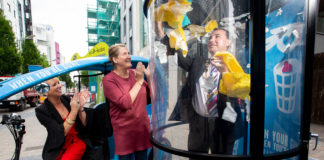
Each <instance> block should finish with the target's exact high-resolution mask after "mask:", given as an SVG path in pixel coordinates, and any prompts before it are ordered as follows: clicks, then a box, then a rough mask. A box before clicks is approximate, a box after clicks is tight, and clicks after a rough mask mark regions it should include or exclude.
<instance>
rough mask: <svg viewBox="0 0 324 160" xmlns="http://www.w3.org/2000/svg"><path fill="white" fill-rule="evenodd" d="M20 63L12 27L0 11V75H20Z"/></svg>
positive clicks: (20, 59)
mask: <svg viewBox="0 0 324 160" xmlns="http://www.w3.org/2000/svg"><path fill="white" fill-rule="evenodd" d="M21 63H22V58H21V56H20V55H19V53H18V50H17V48H16V42H15V36H14V33H13V32H12V27H11V26H10V24H9V21H7V20H6V19H5V18H4V16H3V13H2V11H1V10H0V75H13V74H17V73H20V72H21Z"/></svg>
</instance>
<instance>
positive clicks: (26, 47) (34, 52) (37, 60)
mask: <svg viewBox="0 0 324 160" xmlns="http://www.w3.org/2000/svg"><path fill="white" fill-rule="evenodd" d="M21 55H22V56H23V65H22V68H23V73H27V72H28V65H41V66H42V67H43V68H46V67H49V66H50V65H49V63H48V61H47V60H46V57H45V56H44V55H41V54H40V52H39V50H38V49H37V47H36V45H35V44H34V42H33V40H30V39H26V40H25V41H23V45H22V54H21Z"/></svg>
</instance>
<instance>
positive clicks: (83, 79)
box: [81, 71, 89, 87]
mask: <svg viewBox="0 0 324 160" xmlns="http://www.w3.org/2000/svg"><path fill="white" fill-rule="evenodd" d="M88 74H89V72H88V71H81V75H88ZM81 84H82V85H84V86H86V87H89V77H81Z"/></svg>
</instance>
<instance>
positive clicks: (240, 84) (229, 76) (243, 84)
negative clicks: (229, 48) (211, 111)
mask: <svg viewBox="0 0 324 160" xmlns="http://www.w3.org/2000/svg"><path fill="white" fill-rule="evenodd" d="M215 56H216V57H221V58H222V59H223V62H224V63H225V65H226V66H227V68H228V69H229V71H230V72H225V73H223V77H222V79H221V81H220V85H219V92H220V93H222V94H225V95H227V96H229V97H237V98H241V99H245V98H249V94H250V86H251V85H250V84H251V80H250V79H251V78H250V75H249V74H246V73H244V71H243V69H242V67H241V66H240V64H239V63H238V62H237V60H236V59H235V57H234V56H233V55H232V54H230V53H228V52H218V53H216V54H215Z"/></svg>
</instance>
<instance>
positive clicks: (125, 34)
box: [124, 16, 127, 36]
mask: <svg viewBox="0 0 324 160" xmlns="http://www.w3.org/2000/svg"><path fill="white" fill-rule="evenodd" d="M126 28H127V26H126V16H125V17H124V36H126Z"/></svg>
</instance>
